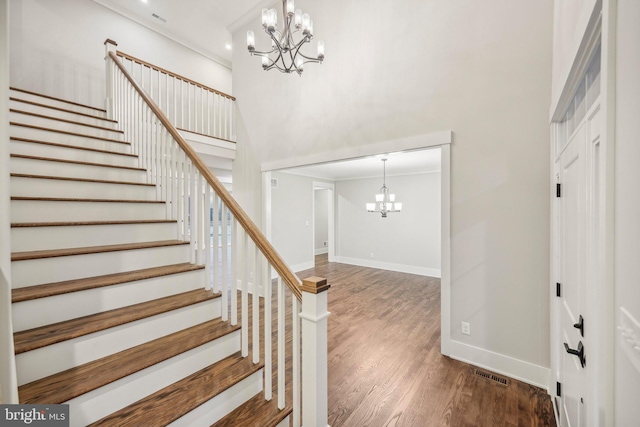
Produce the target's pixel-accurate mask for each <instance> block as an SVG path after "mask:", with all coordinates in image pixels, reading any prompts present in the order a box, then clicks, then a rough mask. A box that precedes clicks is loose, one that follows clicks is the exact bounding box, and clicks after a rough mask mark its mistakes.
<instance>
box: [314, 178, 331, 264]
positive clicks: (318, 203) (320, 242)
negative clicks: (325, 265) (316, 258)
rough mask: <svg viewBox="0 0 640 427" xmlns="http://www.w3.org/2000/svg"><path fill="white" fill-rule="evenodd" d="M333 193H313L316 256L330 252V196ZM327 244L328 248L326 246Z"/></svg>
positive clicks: (325, 191) (327, 191)
mask: <svg viewBox="0 0 640 427" xmlns="http://www.w3.org/2000/svg"><path fill="white" fill-rule="evenodd" d="M330 194H331V192H330V191H329V190H328V189H326V188H323V189H315V190H314V191H313V197H314V203H313V207H314V212H313V214H314V217H313V229H314V239H313V242H314V244H313V246H314V250H315V254H316V255H318V254H324V253H327V251H328V250H329V246H328V242H329V195H330ZM324 242H327V246H325V245H324Z"/></svg>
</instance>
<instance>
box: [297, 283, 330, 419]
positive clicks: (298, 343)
mask: <svg viewBox="0 0 640 427" xmlns="http://www.w3.org/2000/svg"><path fill="white" fill-rule="evenodd" d="M291 301H292V307H291V327H292V329H291V337H292V340H293V345H292V349H293V355H292V356H293V357H292V360H293V379H292V381H293V402H292V404H293V427H300V317H299V316H300V303H299V302H298V298H296V297H295V295H294V296H292V297H291ZM323 427H324V426H323Z"/></svg>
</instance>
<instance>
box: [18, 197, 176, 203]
mask: <svg viewBox="0 0 640 427" xmlns="http://www.w3.org/2000/svg"><path fill="white" fill-rule="evenodd" d="M11 200H17V201H32V202H91V203H152V204H153V203H157V204H164V203H165V202H164V201H162V200H124V199H86V198H85V199H82V198H74V197H23V196H13V197H11Z"/></svg>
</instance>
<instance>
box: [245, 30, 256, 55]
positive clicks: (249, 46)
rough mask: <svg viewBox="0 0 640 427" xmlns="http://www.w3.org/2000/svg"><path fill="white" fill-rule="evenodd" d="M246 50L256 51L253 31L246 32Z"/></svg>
mask: <svg viewBox="0 0 640 427" xmlns="http://www.w3.org/2000/svg"><path fill="white" fill-rule="evenodd" d="M247 49H249V51H250V52H253V51H254V50H255V49H256V37H255V35H254V34H253V31H247Z"/></svg>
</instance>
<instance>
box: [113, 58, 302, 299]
mask: <svg viewBox="0 0 640 427" xmlns="http://www.w3.org/2000/svg"><path fill="white" fill-rule="evenodd" d="M109 56H110V57H111V59H112V60H113V62H114V63H115V64H116V65H117V66H118V68H120V71H122V73H123V74H124V76H125V77H126V78H127V79H128V80H129V82H130V83H131V85H132V86H133V87H134V88H135V89H136V91H138V94H139V95H140V96H141V97H142V99H143V100H144V101H145V102H146V103H147V105H148V106H149V108H151V110H152V111H153V112H154V114H155V115H156V116H157V117H158V119H159V120H160V122H162V124H163V125H164V127H165V128H166V129H167V130H168V131H169V133H170V134H171V136H172V137H173V138H174V139H175V140H176V142H177V143H178V145H179V146H180V147H181V148H182V149H183V150H184V152H185V153H186V154H187V156H188V157H189V159H191V161H192V162H193V164H194V165H195V166H196V168H198V171H200V173H201V174H202V176H203V177H204V179H205V180H206V181H207V182H208V183H209V185H211V187H213V189H214V190H215V192H216V193H217V194H218V196H220V198H221V199H222V201H223V202H224V204H225V205H226V206H227V207H228V208H229V210H230V211H231V213H233V216H234V217H235V218H236V220H237V221H238V222H239V223H240V225H242V227H243V228H244V230H245V231H246V233H247V234H248V235H249V237H251V240H253V242H254V243H255V244H256V246H257V247H258V248H259V249H260V251H261V252H262V254H263V255H264V256H265V257H266V258H267V259H268V260H269V262H270V263H271V265H272V266H273V268H274V269H275V270H276V271H277V272H278V274H279V275H280V277H282V279H283V280H284V282H285V283H286V284H287V287H288V288H289V289H290V290H291V293H293V295H295V296H296V298H297V299H298V301H302V291H301V290H300V279H298V276H296V275H295V273H293V272H292V271H291V269H290V268H289V266H288V265H287V264H286V263H285V262H284V260H283V259H282V257H280V255H279V254H278V252H277V251H276V250H275V248H274V247H273V245H271V243H270V242H269V241H268V240H267V238H266V237H265V236H264V234H262V232H261V231H260V229H259V228H258V227H257V226H256V224H255V223H254V222H253V221H252V220H251V218H250V217H249V215H247V213H246V212H245V211H244V210H243V209H242V207H241V206H240V205H239V204H238V202H236V200H235V199H234V198H233V197H232V196H231V194H230V193H229V192H228V191H227V189H226V188H225V187H224V185H222V183H221V182H220V181H219V180H218V178H216V177H215V175H214V174H213V173H212V172H211V171H210V170H209V168H208V167H207V165H205V164H204V162H203V161H202V159H200V157H199V156H198V155H197V154H196V152H195V151H194V150H193V148H191V146H190V145H189V144H188V143H187V141H185V140H184V138H183V137H182V135H180V132H178V130H177V129H176V128H175V126H173V124H172V123H171V122H170V121H169V119H168V118H167V116H165V114H164V113H163V112H162V110H160V108H159V107H158V106H157V105H156V103H155V102H154V101H153V100H152V99H151V97H149V95H147V93H146V92H145V91H144V90H143V89H142V87H141V86H140V85H139V84H138V83H137V82H136V81H135V80H134V79H133V77H132V76H131V74H129V72H128V71H127V69H126V68H125V66H124V65H122V63H121V62H120V60H119V59H118V56H117V55H116V52H113V51H110V52H109Z"/></svg>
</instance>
